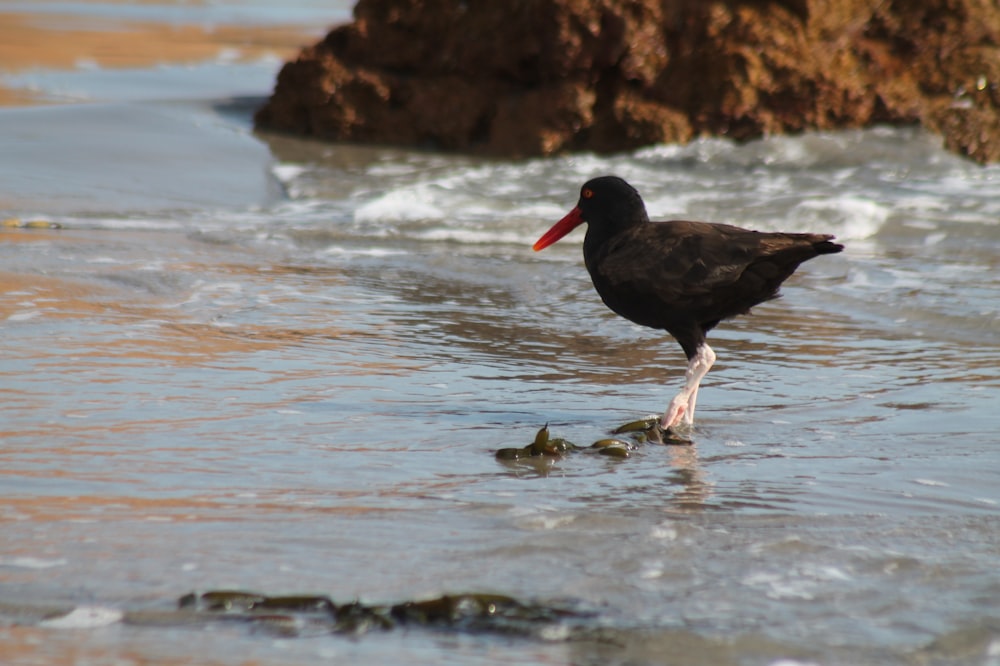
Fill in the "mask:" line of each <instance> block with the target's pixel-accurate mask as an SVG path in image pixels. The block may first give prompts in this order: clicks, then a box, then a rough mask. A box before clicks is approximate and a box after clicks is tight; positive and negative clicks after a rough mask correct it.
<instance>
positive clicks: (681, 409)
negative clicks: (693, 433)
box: [660, 391, 694, 430]
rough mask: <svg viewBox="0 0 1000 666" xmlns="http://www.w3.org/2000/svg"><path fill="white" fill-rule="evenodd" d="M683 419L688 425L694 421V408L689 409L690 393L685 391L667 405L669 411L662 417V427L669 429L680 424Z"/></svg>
mask: <svg viewBox="0 0 1000 666" xmlns="http://www.w3.org/2000/svg"><path fill="white" fill-rule="evenodd" d="M681 421H683V422H684V423H685V424H687V425H691V424H692V423H694V410H691V409H689V405H688V394H687V393H685V392H683V391H682V392H680V393H678V394H677V395H676V396H674V399H673V400H671V401H670V404H669V405H667V411H666V412H664V414H663V418H662V419H660V427H661V428H663V429H664V430H668V429H670V428H673V427H675V426H678V425H680V424H681Z"/></svg>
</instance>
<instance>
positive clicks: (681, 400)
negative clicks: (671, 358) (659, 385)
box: [660, 344, 715, 428]
mask: <svg viewBox="0 0 1000 666" xmlns="http://www.w3.org/2000/svg"><path fill="white" fill-rule="evenodd" d="M713 363H715V352H714V351H712V348H711V347H709V346H708V345H707V344H703V345H702V346H700V347H698V350H697V351H696V352H695V355H694V356H692V357H691V360H690V361H689V362H688V367H687V372H686V373H684V388H683V389H682V390H681V392H680V393H678V394H677V395H676V396H675V397H674V399H673V400H671V401H670V404H669V405H667V411H666V413H665V414H664V415H663V419H662V420H661V421H660V425H661V426H663V427H664V428H670V427H672V426H675V425H677V424H678V423H680V422H681V421H682V420H683V421H684V423H686V424H687V425H691V424H693V423H694V406H695V403H696V402H697V401H698V386H699V385H700V384H701V380H702V379H704V378H705V375H706V374H708V371H709V369H710V368H711V367H712V364H713Z"/></svg>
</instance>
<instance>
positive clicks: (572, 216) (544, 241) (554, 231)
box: [531, 206, 584, 252]
mask: <svg viewBox="0 0 1000 666" xmlns="http://www.w3.org/2000/svg"><path fill="white" fill-rule="evenodd" d="M583 222H584V220H583V212H582V211H581V210H580V207H579V206H577V207H576V208H574V209H573V210H571V211H570V212H569V213H567V215H566V217H564V218H563V219H561V220H559V221H558V222H556V223H555V224H554V225H552V228H551V229H549V230H548V231H546V232H545V233H544V234H543V235H542V237H541V238H539V239H538V240H537V241H535V244H534V245H532V246H531V248H532V249H533V250H534V251H535V252H538V251H539V250H544V249H545V248H547V247H548V246H549V245H552V244H553V243H555V242H556V241H557V240H559V239H560V238H562V237H563V236H565V235H566V234H568V233H569V232H571V231H573V230H574V229H576V228H577V227H578V226H580V225H581V224H583Z"/></svg>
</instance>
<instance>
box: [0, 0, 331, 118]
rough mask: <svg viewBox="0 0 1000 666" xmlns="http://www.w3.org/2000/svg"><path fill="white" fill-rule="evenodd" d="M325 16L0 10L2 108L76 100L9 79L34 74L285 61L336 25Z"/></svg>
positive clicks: (0, 94) (83, 4)
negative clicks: (267, 20) (303, 19)
mask: <svg viewBox="0 0 1000 666" xmlns="http://www.w3.org/2000/svg"><path fill="white" fill-rule="evenodd" d="M79 4H80V6H81V7H85V6H86V5H87V4H88V3H86V2H80V3H79ZM170 4H172V3H165V4H164V6H165V7H166V6H169V5H170ZM330 14H331V21H330V22H329V23H328V24H323V25H319V24H312V25H311V24H304V23H278V24H268V25H262V24H252V23H249V22H244V23H237V22H231V23H214V22H211V21H206V20H202V21H197V20H188V21H184V22H174V21H168V20H163V21H152V20H130V19H124V18H111V19H100V18H96V17H93V16H86V15H83V14H82V13H81V14H79V15H78V14H73V13H66V12H62V13H47V12H44V11H39V12H30V11H12V12H6V11H0V63H2V65H0V108H4V107H16V106H40V105H50V104H58V103H63V102H65V101H73V102H76V101H79V100H62V99H60V98H59V96H58V95H56V94H54V92H53V91H51V90H48V91H47V90H38V89H34V87H33V86H30V85H29V86H21V85H11V82H10V80H9V79H11V78H13V77H17V76H23V75H25V74H27V73H30V72H35V71H41V72H52V71H55V72H80V73H81V74H86V73H88V72H92V71H94V70H121V69H130V68H131V69H137V68H152V67H160V66H164V65H197V64H203V63H211V62H225V63H237V64H241V63H251V62H254V61H259V60H262V59H265V58H271V59H275V60H279V61H281V62H284V61H285V60H287V59H288V58H291V57H293V56H294V54H295V53H297V52H298V50H299V49H300V48H301V47H302V46H304V45H306V44H308V43H310V42H311V41H315V40H316V39H319V38H321V37H322V35H323V34H325V31H326V30H327V29H328V28H329V27H330V26H331V25H335V24H336V23H337V21H336V20H335V15H336V12H335V11H331V12H330Z"/></svg>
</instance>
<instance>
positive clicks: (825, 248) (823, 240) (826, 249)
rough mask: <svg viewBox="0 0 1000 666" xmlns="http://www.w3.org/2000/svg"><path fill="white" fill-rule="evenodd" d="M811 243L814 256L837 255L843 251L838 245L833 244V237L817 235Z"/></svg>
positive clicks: (841, 246)
mask: <svg viewBox="0 0 1000 666" xmlns="http://www.w3.org/2000/svg"><path fill="white" fill-rule="evenodd" d="M815 238H816V240H815V241H813V249H814V250H816V254H837V253H838V252H840V251H842V250H843V249H844V246H843V245H841V244H840V243H833V242H831V241H833V239H834V237H833V236H830V235H828V234H817V235H816V237H815Z"/></svg>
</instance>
